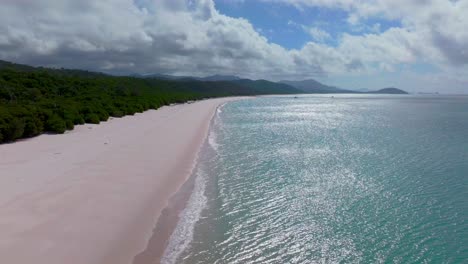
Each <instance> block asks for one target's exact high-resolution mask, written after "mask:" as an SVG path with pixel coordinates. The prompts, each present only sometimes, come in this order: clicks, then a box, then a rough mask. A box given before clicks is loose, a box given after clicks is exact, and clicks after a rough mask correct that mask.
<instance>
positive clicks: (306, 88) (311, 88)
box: [280, 79, 356, 93]
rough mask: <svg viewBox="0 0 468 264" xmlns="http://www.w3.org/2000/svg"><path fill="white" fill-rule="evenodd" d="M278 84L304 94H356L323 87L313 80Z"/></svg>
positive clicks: (323, 85)
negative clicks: (285, 85) (293, 88)
mask: <svg viewBox="0 0 468 264" xmlns="http://www.w3.org/2000/svg"><path fill="white" fill-rule="evenodd" d="M280 83H283V84H287V85H290V86H293V87H295V88H297V89H299V90H301V91H303V92H305V93H356V91H352V90H346V89H341V88H338V87H335V86H329V85H325V84H323V83H320V82H318V81H316V80H314V79H308V80H303V81H286V80H284V81H280Z"/></svg>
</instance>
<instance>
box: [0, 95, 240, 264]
mask: <svg viewBox="0 0 468 264" xmlns="http://www.w3.org/2000/svg"><path fill="white" fill-rule="evenodd" d="M238 99H239V98H218V99H209V100H203V101H198V102H195V103H191V104H181V105H175V106H170V107H163V108H161V109H158V110H150V111H147V112H144V113H141V114H137V115H135V116H130V117H123V118H119V119H117V118H116V119H111V120H109V121H108V122H105V123H102V124H100V125H90V124H85V125H82V126H77V127H76V128H75V130H73V131H70V132H68V133H66V134H64V135H41V136H38V137H36V138H31V139H28V140H24V141H21V142H16V143H12V144H5V145H0V188H1V189H2V191H1V192H0V233H1V234H2V236H1V237H0V256H1V257H2V260H3V261H6V262H8V263H20V264H21V263H83V264H85V263H86V264H88V263H116V264H118V263H132V260H133V258H134V257H135V256H136V255H137V254H138V253H140V252H141V251H143V250H144V249H145V248H146V245H147V243H148V240H149V239H150V237H151V236H152V235H153V228H154V226H155V223H156V222H157V220H158V217H159V216H160V214H161V212H162V210H163V209H164V208H165V207H166V205H167V203H168V201H169V199H170V197H171V196H172V195H173V194H174V193H176V192H177V190H178V189H179V188H180V187H181V186H182V185H183V184H184V182H185V181H186V180H187V179H188V177H189V176H190V174H191V170H192V169H193V163H194V161H195V159H196V155H197V153H198V150H199V148H200V147H201V145H202V144H203V142H204V140H205V138H206V135H207V134H208V130H209V125H210V121H211V119H212V117H213V115H214V113H215V112H216V109H217V107H218V106H219V105H221V104H223V103H226V102H228V101H231V100H238Z"/></svg>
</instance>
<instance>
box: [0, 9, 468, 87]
mask: <svg viewBox="0 0 468 264" xmlns="http://www.w3.org/2000/svg"><path fill="white" fill-rule="evenodd" d="M1 1H2V8H1V9H0V59H6V60H13V61H16V62H22V63H28V64H34V65H44V66H55V67H70V68H85V69H90V70H98V71H105V72H110V73H117V74H128V73H154V72H158V73H168V74H189V75H198V76H200V75H209V74H215V73H221V74H237V75H241V76H244V77H250V78H267V79H273V80H278V79H283V78H288V79H302V78H309V77H320V76H334V75H340V74H341V75H343V74H361V73H366V74H369V73H373V72H379V71H392V70H393V69H394V66H395V65H398V64H411V63H416V62H426V63H432V64H434V65H437V67H440V68H441V72H453V71H451V69H452V68H453V67H456V68H457V69H460V68H461V69H466V68H467V65H468V51H467V47H468V31H467V30H465V27H466V25H468V21H467V19H468V17H467V16H465V15H464V14H467V13H468V1H467V0H459V1H442V0H425V1H420V0H418V1H416V0H415V1H404V0H378V1H375V0H363V1H353V0H290V1H286V0H264V1H270V2H286V3H287V4H291V5H294V6H297V7H298V8H306V7H308V6H318V7H327V8H338V9H342V10H345V11H347V12H349V16H350V19H349V20H350V21H352V22H353V23H359V21H361V20H365V19H367V18H370V17H374V16H382V17H384V18H387V19H398V20H400V21H401V22H402V25H403V26H402V27H398V28H390V29H388V30H386V31H384V32H380V30H379V29H378V30H375V33H373V34H366V35H351V34H348V33H344V34H342V35H341V36H340V37H339V39H338V41H337V43H338V44H337V45H335V46H328V45H326V44H325V43H324V40H326V39H328V38H330V35H329V33H327V32H325V31H323V30H321V29H319V28H315V27H309V28H307V29H308V32H309V33H310V35H311V36H312V38H313V40H312V41H310V42H309V43H306V44H305V45H304V46H303V47H302V48H301V49H286V48H284V47H282V46H280V45H277V44H274V43H271V42H270V41H269V40H268V39H267V38H265V37H264V36H263V35H262V34H261V32H258V31H257V30H256V29H255V28H254V26H253V25H252V24H251V23H250V22H249V21H248V20H246V19H242V18H232V17H228V16H226V15H223V14H221V13H219V12H218V11H217V9H216V7H215V4H214V2H213V0H134V1H132V0H101V1H94V0H80V1H74V0H37V1H33V0H1ZM357 3H359V4H357Z"/></svg>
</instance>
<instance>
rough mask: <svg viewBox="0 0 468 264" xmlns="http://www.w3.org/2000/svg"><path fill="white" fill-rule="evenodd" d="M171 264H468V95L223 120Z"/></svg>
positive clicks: (221, 116) (246, 111)
mask: <svg viewBox="0 0 468 264" xmlns="http://www.w3.org/2000/svg"><path fill="white" fill-rule="evenodd" d="M195 176H196V177H197V178H196V183H195V188H194V192H193V194H192V197H191V198H190V201H189V204H188V206H187V208H186V209H185V210H184V212H183V215H182V216H181V220H180V222H179V224H178V227H177V229H176V231H175V232H174V234H173V236H172V238H171V243H170V245H169V247H168V248H167V249H166V254H165V257H164V259H163V260H164V262H166V263H468V223H467V220H468V97H442V96H439V97H421V96H419V97H418V96H371V95H369V96H363V95H360V96H349V95H348V96H346V95H341V96H334V98H331V97H330V96H301V97H300V98H297V99H294V98H293V97H268V98H255V99H249V100H242V101H237V102H232V103H228V104H227V105H225V106H224V107H223V108H221V110H219V111H218V113H217V115H216V117H215V119H214V121H213V126H212V131H211V133H210V136H209V140H208V142H207V144H206V145H205V146H204V148H203V151H202V153H201V155H200V158H199V164H198V167H197V170H196V175H195Z"/></svg>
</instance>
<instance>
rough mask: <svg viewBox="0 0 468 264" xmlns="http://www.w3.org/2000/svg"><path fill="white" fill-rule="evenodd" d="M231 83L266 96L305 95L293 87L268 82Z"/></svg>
mask: <svg viewBox="0 0 468 264" xmlns="http://www.w3.org/2000/svg"><path fill="white" fill-rule="evenodd" d="M230 82H231V83H235V84H238V85H240V86H243V87H248V88H251V89H253V90H255V91H256V92H257V93H260V94H264V93H267V92H270V93H278V94H297V93H304V91H302V90H300V89H297V88H295V87H293V86H290V85H287V84H284V83H276V82H270V81H267V80H255V81H253V80H250V79H240V80H234V81H230Z"/></svg>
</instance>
